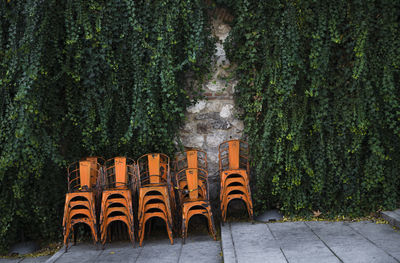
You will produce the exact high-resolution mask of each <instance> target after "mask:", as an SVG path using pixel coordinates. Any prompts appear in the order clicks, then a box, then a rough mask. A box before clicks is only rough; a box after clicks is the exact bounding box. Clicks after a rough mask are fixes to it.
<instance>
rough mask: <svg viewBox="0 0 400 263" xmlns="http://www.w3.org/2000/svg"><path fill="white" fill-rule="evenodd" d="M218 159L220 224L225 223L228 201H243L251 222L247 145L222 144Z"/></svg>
mask: <svg viewBox="0 0 400 263" xmlns="http://www.w3.org/2000/svg"><path fill="white" fill-rule="evenodd" d="M218 157H219V173H220V181H221V191H220V202H221V213H222V222H225V221H226V217H227V209H228V205H229V203H230V201H232V200H235V199H240V200H243V201H244V203H245V205H246V209H247V212H248V214H249V218H250V220H252V221H253V202H252V198H251V190H250V165H249V147H248V144H247V143H246V142H244V141H242V140H229V141H225V142H222V143H221V144H220V145H219V147H218Z"/></svg>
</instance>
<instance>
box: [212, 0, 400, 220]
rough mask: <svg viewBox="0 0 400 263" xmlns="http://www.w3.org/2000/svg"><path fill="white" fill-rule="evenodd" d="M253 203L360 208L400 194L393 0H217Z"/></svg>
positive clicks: (300, 209) (290, 208) (399, 66)
mask: <svg viewBox="0 0 400 263" xmlns="http://www.w3.org/2000/svg"><path fill="white" fill-rule="evenodd" d="M217 2H218V3H219V4H222V5H226V6H228V7H229V8H230V9H231V12H232V13H233V15H234V17H235V19H234V21H233V23H232V31H231V34H230V37H229V39H228V41H227V42H226V44H225V46H226V49H227V52H228V56H229V59H230V60H231V61H233V62H235V63H236V64H237V68H236V77H237V79H238V85H237V86H236V91H237V92H236V93H237V94H236V99H237V105H239V106H240V107H241V108H242V110H243V116H242V117H243V119H244V122H245V132H246V134H247V137H248V139H249V142H250V146H251V150H252V158H253V159H252V165H253V167H254V170H255V174H256V179H255V181H256V182H255V186H254V187H255V198H254V200H255V202H256V207H257V208H258V209H265V208H267V207H272V206H278V207H280V208H281V210H282V211H284V212H285V213H286V214H289V215H294V214H296V215H307V214H310V212H311V211H317V210H320V211H321V212H322V213H323V214H324V215H327V216H330V215H351V216H357V215H363V214H365V213H369V212H372V211H377V210H379V209H393V208H395V207H396V205H398V202H399V200H400V191H399V189H400V179H399V178H400V177H399V170H400V167H399V166H400V151H399V149H400V147H399V145H400V137H399V136H400V104H399V98H400V96H399V95H400V4H399V2H398V1H373V0H371V1H361V0H352V1H344V0H333V1H310V0H300V1H292V0H284V1H280V0H272V1H252V0H237V1H217Z"/></svg>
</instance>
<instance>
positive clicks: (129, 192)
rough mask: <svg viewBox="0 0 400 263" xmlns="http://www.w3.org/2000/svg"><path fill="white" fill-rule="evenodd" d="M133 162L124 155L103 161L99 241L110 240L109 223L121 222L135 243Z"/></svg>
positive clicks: (134, 177) (134, 180)
mask: <svg viewBox="0 0 400 263" xmlns="http://www.w3.org/2000/svg"><path fill="white" fill-rule="evenodd" d="M135 170H136V169H135V162H134V161H133V160H131V159H129V158H126V157H115V158H112V159H110V160H108V161H107V162H106V163H105V173H104V176H103V178H102V180H101V181H102V185H103V191H102V193H101V194H102V198H101V214H100V234H101V243H102V245H103V248H104V245H105V243H106V241H107V240H111V229H110V225H111V223H113V222H122V223H123V224H125V225H126V227H127V230H128V235H129V239H130V241H131V242H132V245H133V246H134V245H135V231H134V211H133V206H132V197H133V195H134V194H135V191H136V176H135Z"/></svg>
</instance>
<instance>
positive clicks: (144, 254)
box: [46, 235, 222, 263]
mask: <svg viewBox="0 0 400 263" xmlns="http://www.w3.org/2000/svg"><path fill="white" fill-rule="evenodd" d="M174 241H175V243H174V245H171V243H170V242H169V239H168V238H162V239H160V237H156V238H152V237H149V238H148V239H145V242H144V243H143V246H142V247H139V246H138V243H137V244H136V247H135V248H133V247H132V245H131V244H130V243H128V242H126V241H125V242H112V243H107V244H106V248H105V249H104V250H102V249H97V248H96V246H95V245H93V244H88V243H84V244H77V245H76V246H72V247H71V248H70V249H68V252H67V253H64V252H63V251H64V249H62V250H60V251H59V252H57V253H56V254H54V256H53V257H51V258H50V259H49V260H47V261H46V262H47V263H53V262H56V263H70V262H104V263H105V262H131V263H144V262H146V263H181V262H182V263H185V262H192V261H195V262H199V263H201V262H205V263H217V262H218V263H219V262H222V257H221V246H220V242H219V241H214V240H213V239H212V238H211V237H210V236H208V235H189V237H188V238H187V239H186V244H185V245H182V241H181V239H179V238H175V239H174Z"/></svg>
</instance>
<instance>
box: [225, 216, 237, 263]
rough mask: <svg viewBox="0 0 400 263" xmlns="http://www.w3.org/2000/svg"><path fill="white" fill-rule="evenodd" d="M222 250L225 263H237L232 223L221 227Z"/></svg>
mask: <svg viewBox="0 0 400 263" xmlns="http://www.w3.org/2000/svg"><path fill="white" fill-rule="evenodd" d="M221 249H222V257H223V258H224V263H237V262H238V261H237V258H236V252H235V246H234V245H233V239H232V234H231V229H230V223H225V225H221Z"/></svg>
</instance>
